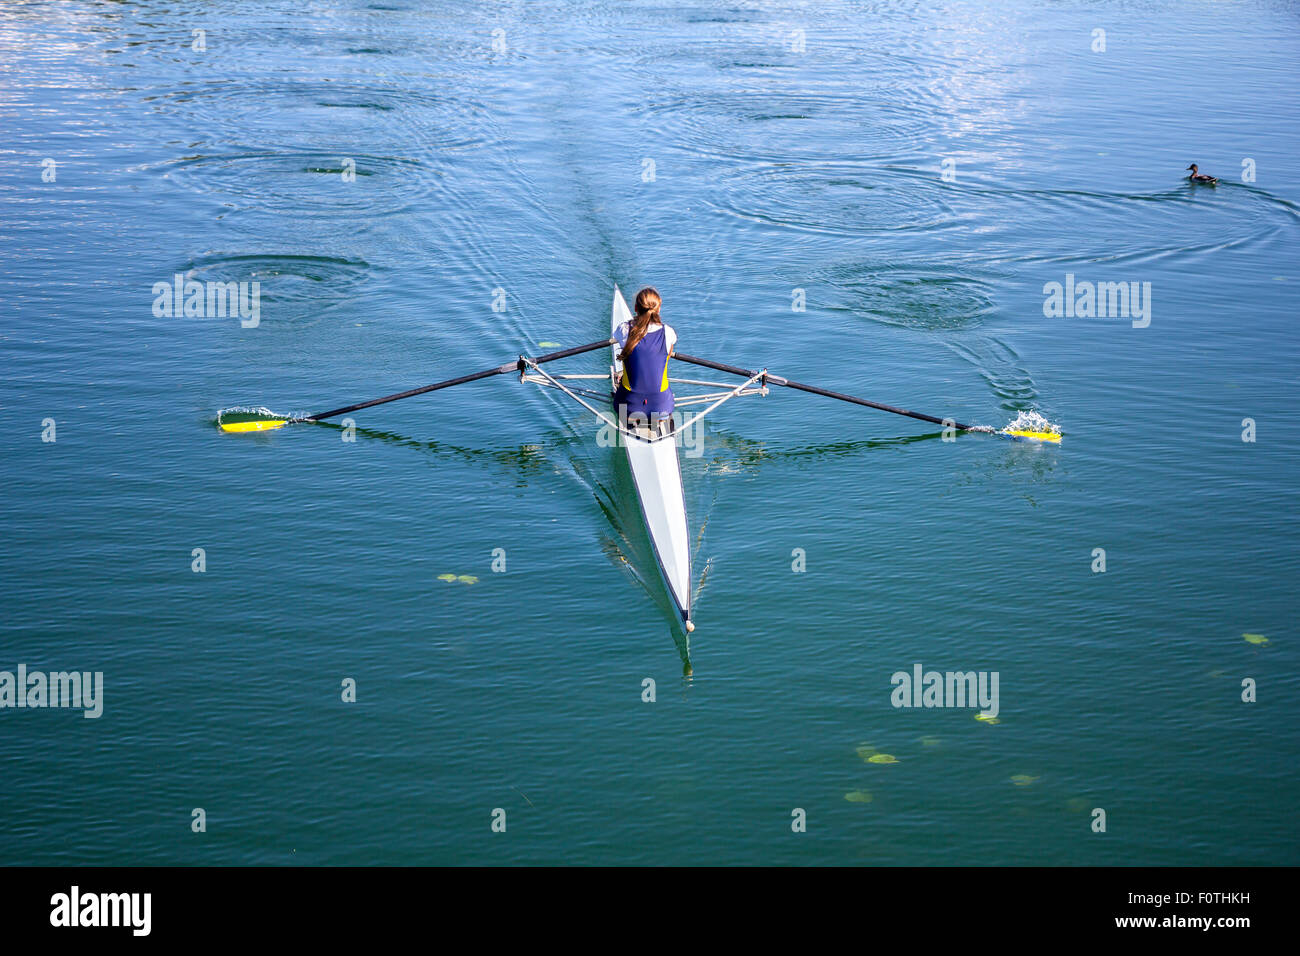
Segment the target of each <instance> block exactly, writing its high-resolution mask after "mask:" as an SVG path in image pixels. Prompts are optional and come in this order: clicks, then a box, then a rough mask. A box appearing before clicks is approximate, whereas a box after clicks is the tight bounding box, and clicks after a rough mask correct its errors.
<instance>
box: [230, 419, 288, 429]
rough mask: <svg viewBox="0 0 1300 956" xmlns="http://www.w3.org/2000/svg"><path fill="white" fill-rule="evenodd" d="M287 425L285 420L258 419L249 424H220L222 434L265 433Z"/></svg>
mask: <svg viewBox="0 0 1300 956" xmlns="http://www.w3.org/2000/svg"><path fill="white" fill-rule="evenodd" d="M287 424H289V419H287V418H260V419H257V420H256V421H251V422H222V423H221V430H222V431H223V432H267V431H270V430H271V429H273V428H283V427H284V426H285V425H287Z"/></svg>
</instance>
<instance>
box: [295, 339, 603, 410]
mask: <svg viewBox="0 0 1300 956" xmlns="http://www.w3.org/2000/svg"><path fill="white" fill-rule="evenodd" d="M612 341H613V340H612V339H601V340H600V341H599V342H591V343H589V344H587V345H576V346H574V347H573V348H571V349H563V350H561V351H559V352H550V353H548V354H546V355H542V356H540V357H538V358H535V359H533V362H535V363H537V364H538V365H541V364H542V363H543V362H554V361H555V360H556V359H562V358H568V357H569V356H570V355H581V354H582V353H583V352H592V351H594V350H596V349H603V348H608V347H609V346H610V344H611V343H612ZM524 367H525V366H524V362H523V360H522V359H516V360H515V361H513V362H508V363H507V364H505V365H498V366H497V367H496V368H488V369H484V370H483V371H481V372H474V373H472V374H470V375H461V376H459V377H457V378H449V379H447V380H446V381H445V382H434V383H433V384H432V385H423V386H421V387H420V388H411V389H407V390H406V391H405V392H397V393H396V394H395V395H385V396H384V397H383V398H372V399H371V400H370V401H368V402H357V404H355V405H348V406H346V407H345V408H335V409H333V410H332V411H328V412H317V413H316V414H315V415H307V416H305V417H304V418H295V419H293V421H295V422H318V421H320V420H321V419H323V418H334V417H335V416H336V415H346V414H347V413H348V412H356V411H360V410H361V409H363V408H371V407H373V406H375V405H383V404H385V403H386V402H395V401H397V400H398V399H399V398H410V397H411V396H412V395H423V394H424V393H425V392H436V391H438V390H439V389H443V388H451V387H452V386H453V385H464V384H465V383H466V382H477V381H478V380H479V379H481V378H491V377H492V376H493V375H506V374H508V373H510V372H518V371H522V370H523V369H524Z"/></svg>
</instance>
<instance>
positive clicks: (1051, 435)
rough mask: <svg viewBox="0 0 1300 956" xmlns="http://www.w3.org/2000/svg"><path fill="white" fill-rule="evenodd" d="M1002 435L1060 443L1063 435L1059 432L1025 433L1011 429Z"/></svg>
mask: <svg viewBox="0 0 1300 956" xmlns="http://www.w3.org/2000/svg"><path fill="white" fill-rule="evenodd" d="M1002 434H1004V435H1012V436H1014V437H1016V438H1027V439H1029V440H1030V441H1054V442H1060V440H1061V435H1060V433H1059V432H1024V431H1011V430H1010V429H1008V430H1006V431H1004V432H1003V433H1002Z"/></svg>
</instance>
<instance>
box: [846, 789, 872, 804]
mask: <svg viewBox="0 0 1300 956" xmlns="http://www.w3.org/2000/svg"><path fill="white" fill-rule="evenodd" d="M844 799H845V800H847V801H849V803H870V802H871V794H870V793H868V792H867V791H866V790H850V791H849V792H848V793H846V794H845V795H844Z"/></svg>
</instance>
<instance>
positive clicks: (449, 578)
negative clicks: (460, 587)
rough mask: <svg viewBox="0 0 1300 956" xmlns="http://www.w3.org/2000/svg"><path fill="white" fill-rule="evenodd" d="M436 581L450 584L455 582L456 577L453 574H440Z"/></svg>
mask: <svg viewBox="0 0 1300 956" xmlns="http://www.w3.org/2000/svg"><path fill="white" fill-rule="evenodd" d="M438 580H439V581H446V582H448V583H450V582H452V581H455V580H456V575H454V574H440V575H438Z"/></svg>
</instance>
